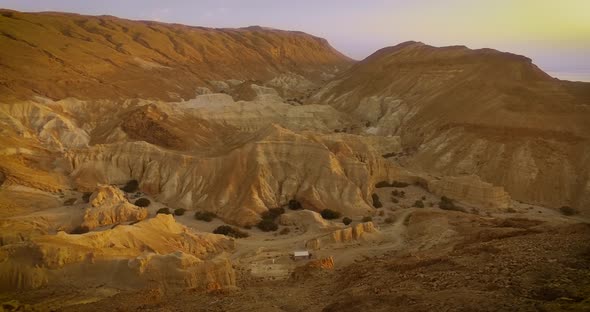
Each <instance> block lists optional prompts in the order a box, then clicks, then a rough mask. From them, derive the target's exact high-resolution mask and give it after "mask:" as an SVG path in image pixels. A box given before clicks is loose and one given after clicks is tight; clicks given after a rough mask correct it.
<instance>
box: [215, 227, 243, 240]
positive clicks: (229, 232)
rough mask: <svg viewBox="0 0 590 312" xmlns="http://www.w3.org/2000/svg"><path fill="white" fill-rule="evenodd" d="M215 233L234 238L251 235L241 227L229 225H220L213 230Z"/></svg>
mask: <svg viewBox="0 0 590 312" xmlns="http://www.w3.org/2000/svg"><path fill="white" fill-rule="evenodd" d="M213 233H214V234H221V235H225V236H229V237H234V238H244V237H248V236H250V234H248V233H246V232H243V231H240V230H239V229H236V228H235V227H233V226H229V225H220V226H218V227H217V228H216V229H215V230H213Z"/></svg>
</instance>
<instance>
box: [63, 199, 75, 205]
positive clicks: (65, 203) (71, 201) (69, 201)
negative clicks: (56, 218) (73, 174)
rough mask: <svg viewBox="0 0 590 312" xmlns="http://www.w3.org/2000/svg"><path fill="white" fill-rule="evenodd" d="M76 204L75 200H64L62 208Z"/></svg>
mask: <svg viewBox="0 0 590 312" xmlns="http://www.w3.org/2000/svg"><path fill="white" fill-rule="evenodd" d="M75 202H76V199H75V198H68V199H66V201H64V206H71V205H73V204H74V203H75Z"/></svg>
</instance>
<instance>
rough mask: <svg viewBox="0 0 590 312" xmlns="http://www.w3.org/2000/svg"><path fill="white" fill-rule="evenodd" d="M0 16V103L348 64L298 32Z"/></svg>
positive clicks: (134, 91)
mask: <svg viewBox="0 0 590 312" xmlns="http://www.w3.org/2000/svg"><path fill="white" fill-rule="evenodd" d="M0 13H2V14H0V25H2V33H3V36H0V46H2V47H3V49H2V50H1V51H0V60H2V61H1V62H0V67H2V68H3V72H2V73H3V79H4V81H5V82H4V84H2V85H0V101H1V100H11V99H30V98H32V97H34V96H43V97H46V98H50V99H63V98H68V97H75V98H78V99H107V98H108V99H121V98H123V99H126V98H144V99H147V98H151V99H155V98H157V99H163V100H180V99H190V98H192V97H193V96H194V95H195V91H196V88H197V86H206V85H208V84H209V81H218V80H227V79H240V80H246V79H257V80H270V79H272V78H274V77H275V76H280V75H282V74H283V73H289V72H293V73H294V74H299V75H303V76H305V77H306V78H307V79H312V80H316V81H317V80H319V79H321V77H322V74H327V73H332V72H333V71H335V70H337V69H338V68H341V67H346V66H348V64H350V63H351V60H350V59H349V58H347V57H346V56H344V55H343V54H341V53H339V52H338V51H336V50H335V49H334V48H332V47H331V46H330V45H329V44H328V42H327V41H326V40H325V39H321V38H318V37H314V36H311V35H308V34H305V33H302V32H294V31H293V32H292V31H281V30H276V29H270V28H262V27H248V28H240V29H227V28H226V29H213V28H204V27H192V26H184V25H179V24H165V23H158V22H147V21H131V20H126V19H119V18H116V17H113V16H84V15H77V14H66V13H56V12H51V13H49V12H47V13H21V12H16V11H6V10H2V11H1V12H0ZM17 55H18V56H22V57H15V56H17Z"/></svg>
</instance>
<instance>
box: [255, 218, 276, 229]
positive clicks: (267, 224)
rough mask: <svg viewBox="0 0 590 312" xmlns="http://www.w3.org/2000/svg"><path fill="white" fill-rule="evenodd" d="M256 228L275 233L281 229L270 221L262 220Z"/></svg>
mask: <svg viewBox="0 0 590 312" xmlns="http://www.w3.org/2000/svg"><path fill="white" fill-rule="evenodd" d="M256 226H257V227H258V228H259V229H260V230H261V231H263V232H274V231H276V230H278V229H279V226H278V225H277V224H276V223H275V222H274V221H273V220H269V219H262V220H261V221H260V222H258V224H257V225H256Z"/></svg>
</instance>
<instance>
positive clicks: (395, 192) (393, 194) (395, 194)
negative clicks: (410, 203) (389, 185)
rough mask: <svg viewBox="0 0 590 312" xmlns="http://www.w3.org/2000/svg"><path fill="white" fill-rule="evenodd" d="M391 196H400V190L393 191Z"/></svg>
mask: <svg viewBox="0 0 590 312" xmlns="http://www.w3.org/2000/svg"><path fill="white" fill-rule="evenodd" d="M391 196H399V191H398V190H393V191H391Z"/></svg>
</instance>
